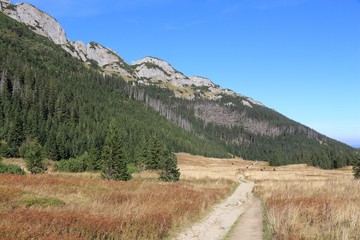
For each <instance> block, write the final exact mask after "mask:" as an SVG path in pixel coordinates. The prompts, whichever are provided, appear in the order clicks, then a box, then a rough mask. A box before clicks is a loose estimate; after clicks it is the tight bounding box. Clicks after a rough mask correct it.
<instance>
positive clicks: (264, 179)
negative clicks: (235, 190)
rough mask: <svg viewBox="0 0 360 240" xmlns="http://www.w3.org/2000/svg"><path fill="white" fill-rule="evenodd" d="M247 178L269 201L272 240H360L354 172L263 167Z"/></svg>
mask: <svg viewBox="0 0 360 240" xmlns="http://www.w3.org/2000/svg"><path fill="white" fill-rule="evenodd" d="M245 175H246V176H247V177H248V178H249V179H252V180H254V181H255V182H256V185H255V188H254V192H255V194H256V195H258V196H259V197H260V198H261V199H262V201H263V204H264V207H265V212H266V218H265V222H266V225H267V229H268V231H269V232H268V235H267V238H268V239H319V240H320V239H321V240H323V239H336V240H340V239H342V240H347V239H360V181H358V180H355V179H354V177H353V175H352V172H351V168H350V167H347V168H343V169H339V170H322V169H318V168H315V167H309V166H306V165H301V164H300V165H289V166H282V167H276V168H275V171H274V168H270V167H265V168H261V167H258V168H257V169H256V168H254V169H252V170H250V171H246V172H245Z"/></svg>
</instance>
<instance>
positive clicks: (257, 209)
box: [227, 194, 263, 240]
mask: <svg viewBox="0 0 360 240" xmlns="http://www.w3.org/2000/svg"><path fill="white" fill-rule="evenodd" d="M250 199H251V200H250V201H248V202H247V203H246V204H247V205H248V207H247V210H246V211H245V213H244V214H243V215H242V216H241V217H240V221H239V222H238V224H237V226H236V227H235V228H234V230H233V232H232V233H231V235H230V236H229V238H227V239H228V240H240V239H241V240H261V239H262V233H263V223H262V221H263V219H262V218H263V217H262V216H263V213H262V208H261V202H260V200H259V199H258V198H256V197H254V196H253V194H251V196H250Z"/></svg>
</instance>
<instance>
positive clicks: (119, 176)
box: [102, 120, 131, 181]
mask: <svg viewBox="0 0 360 240" xmlns="http://www.w3.org/2000/svg"><path fill="white" fill-rule="evenodd" d="M102 161H103V171H102V177H103V178H105V179H108V180H117V181H127V180H130V179H131V175H130V174H129V173H128V171H127V154H126V149H125V148H124V137H123V135H122V134H121V133H120V131H119V130H118V127H117V126H116V124H115V121H114V120H112V121H111V122H110V125H109V129H108V132H107V135H106V138H105V144H104V147H103V150H102Z"/></svg>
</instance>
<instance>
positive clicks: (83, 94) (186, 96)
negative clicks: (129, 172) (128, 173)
mask: <svg viewBox="0 0 360 240" xmlns="http://www.w3.org/2000/svg"><path fill="white" fill-rule="evenodd" d="M1 9H2V12H3V13H4V14H5V15H7V16H9V17H11V18H13V19H15V20H16V21H18V22H21V23H23V24H25V25H27V27H28V28H29V29H31V30H32V31H33V32H35V33H37V34H39V35H41V36H43V37H45V38H47V39H48V40H50V41H46V42H45V40H44V38H41V39H40V38H38V37H35V36H30V34H29V33H26V34H25V30H24V29H25V28H22V27H20V26H18V25H17V26H16V28H15V27H14V26H13V25H14V24H13V23H10V22H9V21H8V20H4V22H5V21H8V22H9V23H8V24H3V25H4V26H3V31H4V34H2V35H1V37H2V38H4V40H3V41H2V44H3V46H2V48H3V49H5V50H6V49H7V48H9V46H12V47H14V46H15V48H14V49H13V52H8V51H5V50H4V51H5V52H4V53H3V56H2V59H10V58H11V56H12V57H13V58H14V59H15V60H14V61H15V62H26V63H29V62H32V61H34V58H35V60H36V61H35V62H36V63H37V65H31V64H30V66H31V67H30V69H33V68H34V69H36V73H37V75H35V76H34V75H33V73H32V72H31V71H30V73H29V72H28V71H27V70H28V69H29V67H28V66H27V67H24V66H22V65H21V64H19V63H17V64H18V65H16V64H11V67H10V66H9V65H7V66H5V67H3V69H2V76H3V77H2V78H1V79H2V80H1V82H0V86H1V85H2V86H3V87H2V88H0V89H2V90H4V88H5V87H4V85H6V84H7V85H9V86H11V87H10V88H9V87H8V88H7V90H8V93H7V94H8V95H9V94H10V95H14V94H15V93H16V91H15V90H14V89H20V90H21V91H20V92H22V91H24V89H23V88H24V87H26V85H23V84H21V81H19V80H18V79H17V77H16V76H17V75H19V74H20V75H24V76H26V77H24V78H28V77H29V76H27V75H30V76H31V77H32V78H34V80H31V81H36V82H37V81H38V76H41V75H44V72H46V74H45V75H46V76H47V77H48V78H49V79H52V80H54V82H56V84H57V86H56V87H55V86H52V88H53V91H54V93H53V94H54V96H52V98H53V99H45V100H44V101H53V103H52V104H55V106H52V107H51V111H53V108H55V109H57V108H59V106H56V104H58V105H62V107H63V108H66V107H67V105H72V104H71V101H70V102H69V99H68V98H70V99H77V101H79V102H87V103H92V104H93V105H92V107H93V108H94V109H98V110H97V111H100V110H99V109H101V110H102V111H105V112H107V113H106V114H105V115H106V117H105V118H104V119H102V120H103V123H102V124H105V123H106V121H108V120H109V118H110V116H116V117H117V118H119V119H121V121H123V122H130V121H129V119H131V121H132V122H134V123H132V124H128V125H126V124H124V126H122V128H123V129H124V131H127V132H128V135H129V138H131V137H130V136H131V135H132V133H131V134H130V133H129V132H138V131H144V132H147V134H150V132H157V134H160V135H161V136H162V137H163V138H164V139H167V142H169V145H171V147H172V148H173V149H175V150H177V151H189V152H192V153H201V154H203V155H208V156H215V155H222V156H224V155H226V152H228V153H231V154H233V155H237V156H241V157H244V158H247V159H255V160H268V161H270V163H271V164H273V165H280V164H287V163H308V164H311V165H315V166H321V167H324V168H333V167H340V166H344V165H348V164H350V163H351V161H352V159H353V154H354V149H352V148H351V147H349V146H347V145H345V144H342V143H340V142H337V141H335V140H333V139H330V138H328V137H326V136H324V135H322V134H320V133H318V132H316V131H314V130H312V129H310V128H309V127H306V126H304V125H302V124H300V123H297V122H295V121H293V120H290V119H288V118H287V117H285V116H283V115H281V114H280V113H278V112H276V111H274V110H272V109H269V108H267V107H266V106H264V105H263V104H261V103H260V102H257V101H255V100H253V99H251V98H250V97H246V96H243V95H241V94H238V93H235V92H234V91H231V90H229V89H223V88H221V87H220V86H219V85H217V84H214V83H213V82H212V81H211V80H209V79H207V78H203V77H199V76H185V75H184V74H183V73H181V72H180V71H178V70H176V69H175V68H174V67H173V66H171V64H169V63H167V62H166V61H164V60H161V59H158V58H155V57H145V58H143V59H141V60H138V61H135V62H133V63H131V64H127V63H126V62H125V61H124V60H123V59H122V58H121V57H120V56H119V55H118V54H117V53H116V52H114V51H113V50H111V49H110V48H107V47H104V46H102V45H101V44H99V43H95V42H90V43H89V44H87V45H85V44H84V43H83V42H81V41H77V42H73V41H71V40H68V39H67V38H66V34H65V31H64V30H63V29H62V27H61V26H60V24H59V23H58V22H57V21H56V20H55V19H54V18H52V17H51V16H50V15H48V14H46V13H44V12H42V11H40V10H38V9H37V8H36V7H34V6H32V5H30V4H26V3H20V4H17V5H12V4H11V3H10V2H8V1H3V2H2V3H1ZM2 18H4V19H5V16H3V17H2ZM12 28H15V29H16V31H19V32H21V33H18V32H17V35H15V36H12V35H11V34H10V33H9V31H10V32H11V31H12V32H14V30H11V29H12ZM9 29H10V30H9ZM16 31H15V32H16ZM9 34H10V35H9ZM23 34H25V35H27V36H29V37H28V38H24V37H23V36H22V35H23ZM6 36H8V39H5V38H6ZM14 41H16V44H15V43H14ZM26 41H30V42H32V45H29V44H28V43H27V42H26ZM6 44H7V45H6ZM39 44H41V47H40V46H39ZM20 46H21V48H19V47H20ZM34 46H38V48H39V49H37V48H36V47H34ZM43 47H45V48H47V49H53V51H50V52H51V53H52V56H51V59H48V58H49V52H44V51H42V49H41V48H43ZM6 53H7V54H8V55H6ZM15 53H16V54H17V56H13V55H14V54H15ZM24 53H26V54H25V55H26V56H27V57H28V58H25V57H24V56H23V55H24ZM32 55H34V56H32ZM64 58H65V59H64ZM45 60H46V61H48V62H46V63H45V62H43V61H45ZM8 62H9V61H8ZM56 62H62V63H64V64H62V65H61V66H56ZM69 62H71V64H70V63H69ZM75 62H76V64H75ZM50 63H52V64H50ZM49 64H50V66H48V65H49ZM40 66H43V68H42V69H41V68H40ZM74 66H77V67H74ZM57 67H61V69H57ZM10 68H11V69H12V72H13V73H16V74H15V75H12V76H10V75H9V74H10V73H9V72H11V71H10ZM68 68H69V69H68ZM76 68H78V69H81V72H82V75H81V76H78V72H77V71H78V70H76ZM24 69H25V70H24ZM0 70H1V69H0ZM34 71H35V70H34ZM26 74H27V75H26ZM57 75H59V76H57ZM59 77H60V78H65V79H67V81H68V82H67V83H66V84H68V85H66V86H65V85H64V84H65V82H61V81H60V80H59ZM4 79H6V81H7V82H6V83H5V80H4ZM74 79H81V81H80V82H78V81H77V82H74ZM42 80H44V79H42ZM93 81H95V83H94V82H93ZM90 83H91V84H92V85H91V84H90ZM42 84H49V83H46V82H43V83H42ZM77 85H81V86H82V87H79V89H81V90H79V89H77V87H75V86H77ZM88 85H89V86H88ZM57 88H58V89H57ZM88 88H89V89H88ZM64 89H66V91H64ZM60 90H61V91H60ZM75 90H78V91H80V92H74V91H75ZM59 91H60V93H62V94H64V96H59V94H60V93H59ZM91 91H94V92H97V93H91ZM100 92H103V94H105V95H104V96H102V97H100V95H101V94H100ZM114 92H115V93H114ZM90 93H91V94H90ZM116 93H117V94H116ZM2 95H5V94H4V93H3V94H2ZM15 95H16V94H15ZM15 95H14V96H15ZM23 95H24V94H23V93H22V94H21V96H23ZM25 95H26V94H25ZM14 96H13V97H14ZM75 96H76V97H75ZM91 96H94V97H95V98H96V97H97V98H98V99H97V102H96V103H95V102H94V99H92V97H91ZM110 96H111V97H110ZM106 98H107V99H106ZM84 99H87V100H86V101H85V100H84ZM100 99H101V101H100ZM109 99H110V100H111V101H110V100H109ZM125 99H126V100H125ZM23 101H24V103H25V102H26V101H27V99H24V100H23ZM108 101H110V102H108ZM119 101H125V102H127V104H128V103H129V102H130V105H132V107H133V108H132V110H130V109H126V111H125V110H124V109H123V108H124V106H122V105H121V104H119V103H118V102H119ZM14 102H15V103H14ZM14 102H11V101H10V103H9V104H10V105H11V106H12V107H13V108H16V107H17V106H16V101H14ZM24 103H23V102H20V103H18V105H24ZM60 103H61V104H60ZM65 103H67V104H65ZM115 103H116V104H118V105H116V104H115ZM143 103H144V104H145V105H147V106H149V107H151V108H152V109H153V110H155V111H156V112H158V113H160V115H162V116H164V117H165V118H166V119H168V120H170V122H166V123H165V122H164V121H163V120H155V119H156V118H157V117H155V115H151V114H154V112H153V111H148V110H146V111H148V112H147V113H146V114H148V113H149V114H150V115H151V116H152V118H149V117H148V116H147V115H146V116H145V115H144V113H143V112H142V113H140V112H141V111H145V110H144V109H147V108H144V107H143V106H141V104H143ZM139 104H140V105H139ZM80 105H81V104H80ZM115 105H116V106H115ZM78 107H79V106H78ZM82 107H83V106H82ZM39 108H40V106H39ZM60 108H61V107H60ZM75 108H76V107H75ZM88 108H89V106H88ZM121 108H122V109H121ZM4 109H5V110H6V108H4V107H3V112H4V111H5V110H4ZM139 109H143V110H141V111H140V112H136V111H137V110H139ZM21 110H23V108H21ZM34 111H37V112H38V111H39V110H38V109H37V110H34ZM47 111H49V110H47ZM62 111H64V112H69V110H68V109H63V110H62ZM131 111H135V114H134V113H133V114H131ZM70 112H71V111H70ZM85 112H88V113H90V119H89V116H86V114H85ZM85 112H84V116H83V117H84V118H86V119H88V124H89V125H91V126H92V125H94V123H93V121H95V120H96V117H95V116H92V115H91V114H93V113H94V110H87V111H85ZM22 114H23V115H24V116H27V115H28V114H29V113H28V112H26V113H22ZM26 114H27V115H26ZM42 114H43V115H44V113H42ZM52 114H53V115H56V114H55V113H52ZM4 115H5V116H6V114H4ZM45 115H46V114H45ZM53 115H51V114H50V116H49V115H46V116H44V117H43V118H44V119H43V120H44V122H45V123H44V124H48V125H51V124H50V123H49V121H50V120H52V121H57V123H58V124H60V125H64V124H63V122H62V121H60V120H61V119H60V120H59V119H57V120H54V119H53V117H54V116H53ZM70 115H71V114H70ZM95 115H96V114H95ZM100 115H101V114H100ZM91 116H92V118H91ZM120 116H121V117H120ZM17 117H18V116H16V114H15V115H14V116H13V119H12V120H11V121H10V120H9V119H7V116H6V117H3V119H4V120H5V121H7V122H8V127H10V126H14V125H16V118H17ZM137 117H140V119H137ZM49 118H50V120H49ZM144 118H145V121H146V120H148V118H149V119H152V121H154V122H148V121H147V124H145V125H144V124H143V123H141V121H144ZM45 120H46V121H45ZM22 121H24V120H22ZM37 121H42V120H37ZM71 121H74V120H71ZM96 121H97V120H96ZM173 123H174V124H176V125H177V126H179V127H180V128H181V129H183V130H181V129H180V128H177V127H175V125H172V124H173ZM34 124H35V123H34ZM77 124H78V123H76V122H75V123H74V122H71V124H70V125H74V128H76V127H78V126H77ZM22 125H23V126H22V127H23V128H24V127H25V128H31V127H29V126H26V123H24V122H22ZM68 125H69V124H68ZM100 125H101V124H100ZM155 125H156V126H155ZM4 126H5V125H4ZM164 126H168V127H167V128H165V127H164ZM47 127H48V128H50V129H51V127H49V126H47ZM63 127H64V128H66V127H67V126H63ZM93 127H94V126H92V127H91V128H89V129H88V130H90V129H92V128H93ZM102 127H104V126H102ZM10 128H11V127H10ZM54 128H55V127H54ZM94 128H96V127H94ZM45 129H46V128H45ZM139 129H141V130H139ZM149 129H152V130H149ZM175 129H176V130H175ZM184 130H185V131H184ZM56 131H61V129H56V130H49V131H48V132H47V131H45V132H44V133H40V132H41V131H40V132H37V133H35V134H34V137H37V138H43V139H42V144H44V145H46V142H47V139H48V138H49V136H48V135H49V132H56ZM94 131H95V132H96V131H98V130H94ZM4 132H5V133H6V132H7V133H6V134H7V136H8V137H7V138H6V134H4ZM35 132H36V131H35ZM74 132H76V131H74ZM175 132H177V134H178V135H177V134H171V133H175ZM77 133H78V134H79V135H81V134H82V133H83V131H80V130H77ZM39 134H40V135H41V134H42V137H39V136H38V135H39ZM53 134H55V133H53ZM56 134H59V133H56ZM9 135H11V134H9V130H8V129H6V128H5V127H4V128H3V129H2V135H0V138H1V139H5V140H6V139H8V141H9V138H10V137H9ZM50 135H51V134H50ZM95 135H96V134H95ZM100 135H101V134H100ZM141 135H142V134H139V135H138V136H137V137H140V136H141ZM167 135H168V136H167ZM26 136H27V135H26V134H24V136H22V137H23V138H26ZM73 137H74V136H73ZM53 138H54V137H53ZM60 138H61V137H60ZM78 138H79V137H78ZM96 138H100V139H101V137H99V136H92V137H91V140H86V139H82V140H81V141H83V142H85V144H83V145H84V146H82V147H77V148H78V149H77V150H76V151H74V150H73V149H72V147H69V146H68V147H67V149H68V151H69V152H70V153H68V154H66V155H63V154H58V155H57V158H66V157H71V156H74V155H78V154H81V153H82V152H83V151H85V150H86V149H87V148H86V145H91V144H94V142H96V140H94V139H96ZM140 138H141V137H140ZM187 138H188V139H189V140H188V141H187V140H186V139H187ZM69 139H70V137H69ZM54 141H55V140H54ZM129 141H130V142H132V144H134V146H131V147H132V148H133V149H136V148H135V146H136V145H138V144H137V143H136V140H135V139H134V138H133V139H130V140H129ZM19 142H21V141H19ZM89 142H92V143H91V144H90V143H89ZM100 142H101V141H100ZM201 144H203V146H204V148H201ZM75 145H76V144H75ZM100 145H101V144H100ZM100 147H101V146H100ZM71 151H72V152H71ZM133 151H135V150H133Z"/></svg>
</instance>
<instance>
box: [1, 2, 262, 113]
mask: <svg viewBox="0 0 360 240" xmlns="http://www.w3.org/2000/svg"><path fill="white" fill-rule="evenodd" d="M4 3H5V5H4V6H3V7H2V9H1V10H2V11H3V12H4V13H5V14H6V15H8V16H9V17H11V18H13V19H15V20H17V21H19V22H22V23H24V24H26V25H27V26H29V28H30V29H31V30H32V31H34V32H36V33H38V34H40V35H42V36H45V37H48V38H49V39H50V40H51V41H53V42H54V43H55V44H57V45H60V46H61V47H62V48H63V49H64V50H65V51H67V52H68V53H70V54H71V55H72V56H73V57H76V58H78V59H79V60H81V61H83V62H85V63H87V64H95V65H97V66H98V67H100V69H101V70H102V71H104V72H105V73H107V74H118V75H120V76H122V77H123V78H124V79H125V80H128V81H136V82H138V83H139V84H155V85H158V86H160V87H166V88H168V89H171V90H172V91H174V93H175V96H176V97H180V98H186V99H194V98H195V95H200V96H201V97H202V98H205V99H210V100H214V99H215V100H216V99H218V98H221V94H228V95H238V96H240V97H245V96H243V95H241V94H239V93H235V92H234V91H232V90H230V89H224V88H221V87H220V85H218V84H215V83H213V82H212V81H211V80H210V79H208V78H205V77H200V76H185V75H184V74H183V73H181V72H180V71H178V70H176V69H175V68H174V67H173V66H172V65H171V64H170V63H168V62H166V61H165V60H163V59H160V58H157V57H150V56H147V57H144V58H142V59H139V60H137V61H134V62H132V63H131V64H128V63H126V62H125V61H124V59H123V58H122V57H121V56H120V55H119V54H118V53H116V52H115V51H113V50H112V49H110V48H109V47H105V46H103V45H101V44H100V43H96V42H89V43H88V44H86V45H85V43H84V42H82V41H81V40H78V41H72V40H70V39H67V37H66V32H65V30H64V29H63V28H62V27H61V25H60V24H59V22H58V21H57V20H56V19H55V18H53V17H52V16H51V15H49V14H47V13H45V12H43V11H41V10H39V9H37V8H36V7H35V6H33V5H31V4H28V3H17V4H16V5H13V4H11V2H10V1H8V0H6V1H4ZM54 29H55V30H54ZM154 69H155V70H154ZM160 81H161V82H160ZM199 88H202V89H199ZM206 88H207V89H206ZM204 90H206V91H204ZM199 93H200V94H199ZM246 98H247V99H246V100H244V101H243V102H242V103H243V104H244V105H245V106H248V107H252V104H256V105H261V106H263V105H262V104H261V103H260V102H258V101H255V100H253V99H252V98H250V97H246Z"/></svg>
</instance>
